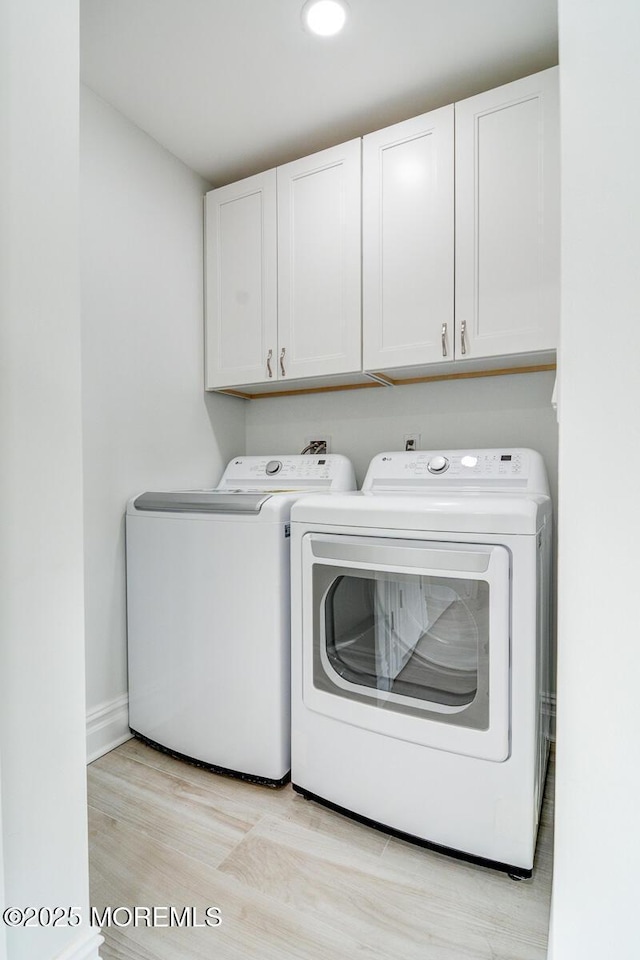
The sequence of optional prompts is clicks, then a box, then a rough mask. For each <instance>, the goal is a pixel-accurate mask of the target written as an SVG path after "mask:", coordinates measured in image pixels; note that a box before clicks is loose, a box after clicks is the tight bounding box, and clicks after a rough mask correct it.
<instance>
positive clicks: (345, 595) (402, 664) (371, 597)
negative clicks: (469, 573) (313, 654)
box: [325, 576, 489, 706]
mask: <svg viewBox="0 0 640 960" xmlns="http://www.w3.org/2000/svg"><path fill="white" fill-rule="evenodd" d="M488 611H489V587H488V584H487V583H486V582H485V581H475V580H467V579H465V580H456V579H446V578H433V577H432V578H427V577H401V578H397V579H395V578H394V579H392V578H378V579H375V580H374V579H369V578H367V579H365V578H362V577H357V576H341V577H339V578H338V579H337V580H336V582H335V583H334V584H333V586H332V587H331V589H330V590H329V592H328V594H327V597H326V616H325V623H326V633H327V636H326V645H327V656H328V659H329V662H330V664H331V666H332V667H333V669H334V670H335V671H336V673H338V674H339V675H340V676H341V677H343V678H344V679H345V680H348V681H350V682H351V683H355V684H358V685H360V686H363V687H369V688H375V689H378V690H381V691H388V692H390V693H395V694H399V695H402V696H406V697H411V698H414V699H417V700H420V701H425V700H426V701H431V702H434V703H441V704H447V705H451V706H454V705H457V706H462V705H465V704H469V703H471V702H472V701H473V699H474V697H475V695H476V692H477V689H478V671H479V666H480V660H481V659H483V658H486V657H487V656H488V636H489V622H488V621H489V614H488Z"/></svg>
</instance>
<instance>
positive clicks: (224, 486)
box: [126, 454, 355, 785]
mask: <svg viewBox="0 0 640 960" xmlns="http://www.w3.org/2000/svg"><path fill="white" fill-rule="evenodd" d="M353 489H355V477H354V473H353V467H352V465H351V463H350V461H349V460H348V459H347V458H346V457H343V456H340V455H335V454H328V455H325V456H274V457H236V458H235V459H234V460H232V461H231V462H230V463H229V465H228V466H227V468H226V470H225V472H224V475H223V477H222V480H221V481H220V484H219V486H218V487H216V489H215V490H209V491H203V490H201V491H178V492H175V491H174V492H169V493H144V494H142V495H141V496H139V497H135V498H134V499H132V500H131V501H130V502H129V504H128V506H127V517H126V534H127V621H128V649H129V725H130V728H131V731H132V732H133V733H134V734H135V735H136V736H138V737H139V738H141V739H143V740H145V741H146V742H147V743H149V744H151V745H152V746H155V747H158V748H160V749H163V750H165V751H167V752H169V753H172V754H173V755H175V756H178V757H181V758H183V759H187V760H191V761H194V762H196V763H199V764H201V765H203V766H207V767H210V768H212V769H213V770H216V771H219V772H224V773H228V774H235V775H237V776H241V777H243V778H244V779H248V780H252V781H255V782H260V783H266V784H270V785H279V784H282V783H285V782H286V781H287V780H288V774H289V769H290V661H289V651H290V579H289V544H290V540H289V515H290V511H291V506H292V504H293V503H295V501H296V500H297V499H298V498H299V497H302V496H305V495H307V494H308V493H310V492H312V491H313V492H316V493H327V492H330V491H334V490H353Z"/></svg>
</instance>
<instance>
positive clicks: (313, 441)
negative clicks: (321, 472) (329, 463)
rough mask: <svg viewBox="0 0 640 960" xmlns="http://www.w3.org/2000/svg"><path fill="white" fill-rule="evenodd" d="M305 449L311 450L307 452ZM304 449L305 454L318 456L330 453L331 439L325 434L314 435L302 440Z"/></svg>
mask: <svg viewBox="0 0 640 960" xmlns="http://www.w3.org/2000/svg"><path fill="white" fill-rule="evenodd" d="M312 445H313V446H312ZM323 445H324V446H323ZM307 447H311V449H310V450H307ZM304 448H305V450H307V453H313V454H318V455H320V456H321V455H322V454H323V453H331V437H328V436H327V435H326V433H314V434H313V435H312V436H310V437H305V438H304Z"/></svg>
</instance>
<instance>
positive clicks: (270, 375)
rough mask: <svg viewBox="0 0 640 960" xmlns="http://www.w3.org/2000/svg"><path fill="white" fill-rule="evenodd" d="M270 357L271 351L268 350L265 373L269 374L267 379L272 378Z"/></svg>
mask: <svg viewBox="0 0 640 960" xmlns="http://www.w3.org/2000/svg"><path fill="white" fill-rule="evenodd" d="M272 356H273V350H269V353H268V354H267V373H268V374H269V377H272V376H273V370H272V369H271V357H272Z"/></svg>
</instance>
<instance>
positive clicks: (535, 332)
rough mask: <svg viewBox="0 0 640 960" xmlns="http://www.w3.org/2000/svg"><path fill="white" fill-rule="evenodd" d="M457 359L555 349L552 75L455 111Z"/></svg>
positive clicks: (556, 268) (556, 240) (556, 166)
mask: <svg viewBox="0 0 640 960" xmlns="http://www.w3.org/2000/svg"><path fill="white" fill-rule="evenodd" d="M455 111H456V357H457V358H462V357H463V356H464V357H470V358H472V357H489V356H496V355H499V354H507V353H522V352H525V351H531V350H549V349H552V348H554V347H555V346H556V343H557V331H558V316H559V259H560V253H559V224H560V214H559V164H560V152H559V150H560V148H559V124H558V73H557V68H552V69H551V70H545V71H544V72H543V73H539V74H536V75H535V76H533V77H527V78H525V79H524V80H517V81H515V83H510V84H507V85H506V86H504V87H499V88H498V89H496V90H490V91H489V92H488V93H482V94H480V95H479V96H477V97H472V98H471V99H470V100H464V101H463V102H462V103H457V104H456V105H455Z"/></svg>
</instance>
